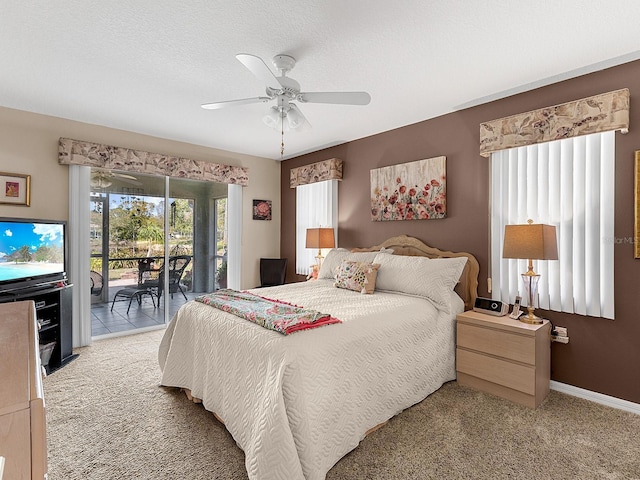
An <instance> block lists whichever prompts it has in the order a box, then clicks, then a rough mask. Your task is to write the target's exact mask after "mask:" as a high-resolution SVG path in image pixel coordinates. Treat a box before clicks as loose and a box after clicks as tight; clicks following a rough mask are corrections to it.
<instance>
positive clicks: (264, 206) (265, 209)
mask: <svg viewBox="0 0 640 480" xmlns="http://www.w3.org/2000/svg"><path fill="white" fill-rule="evenodd" d="M253 219H254V220H271V200H254V201H253Z"/></svg>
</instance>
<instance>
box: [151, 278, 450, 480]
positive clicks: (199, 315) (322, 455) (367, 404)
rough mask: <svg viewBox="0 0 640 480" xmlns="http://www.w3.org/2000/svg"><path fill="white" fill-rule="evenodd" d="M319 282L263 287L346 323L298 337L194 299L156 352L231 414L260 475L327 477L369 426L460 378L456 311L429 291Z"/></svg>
mask: <svg viewBox="0 0 640 480" xmlns="http://www.w3.org/2000/svg"><path fill="white" fill-rule="evenodd" d="M332 283H333V282H332V281H331V280H318V281H315V282H304V283H296V284H289V285H284V286H280V287H271V288H263V289H259V290H254V292H255V293H258V294H259V295H263V296H266V297H270V298H278V299H282V300H286V301H289V302H291V303H294V304H296V305H300V306H303V307H307V308H313V309H316V310H319V311H321V312H323V313H330V314H331V315H333V316H335V317H338V318H340V319H341V320H342V321H343V322H344V323H342V324H336V325H329V326H326V327H320V328H316V329H312V330H308V331H301V332H297V333H294V334H291V335H288V336H284V335H282V334H280V333H277V332H274V331H270V330H267V329H265V328H263V327H260V326H259V325H256V324H254V323H251V322H249V321H247V320H243V319H241V318H238V317H235V316H233V315H231V314H227V313H225V312H222V311H219V310H217V309H215V308H213V307H210V306H208V305H204V304H202V303H199V302H195V301H191V302H189V303H187V304H185V305H184V306H183V307H182V308H181V309H180V310H179V311H178V313H177V314H176V315H175V317H174V318H173V320H172V321H171V323H170V324H169V326H168V327H167V330H166V333H165V335H164V337H163V339H162V342H161V345H160V349H159V353H158V358H159V362H160V367H161V369H162V380H161V383H162V385H165V386H173V387H182V388H189V389H190V390H191V392H192V394H193V395H194V396H195V397H198V398H201V399H202V401H203V404H204V407H205V408H206V409H207V410H209V411H212V412H215V413H216V414H217V415H219V416H220V417H221V419H222V420H223V421H224V422H225V425H226V428H227V429H228V430H229V432H230V433H231V434H232V435H233V438H234V439H235V440H236V442H237V444H238V445H239V446H240V448H242V449H243V450H244V452H245V456H246V460H245V464H246V468H247V472H248V475H249V478H250V479H252V480H269V479H281V480H295V479H306V480H321V479H324V478H325V475H326V473H327V471H328V470H329V469H330V468H331V467H332V466H333V465H334V464H335V463H336V462H337V461H338V460H340V458H342V457H343V456H344V455H345V454H347V453H348V452H349V451H351V450H352V449H354V448H355V447H356V446H357V445H358V443H359V442H360V441H361V440H362V439H363V438H364V434H365V432H366V431H367V430H368V429H370V428H371V427H374V426H375V425H378V424H380V423H382V422H384V421H386V420H388V419H389V418H391V417H393V416H394V415H396V414H398V413H399V412H401V411H402V410H404V409H406V408H408V407H410V406H411V405H414V404H415V403H417V402H419V401H421V400H422V399H424V398H425V397H426V396H428V395H429V394H430V393H432V392H434V391H435V390H437V389H438V388H439V387H440V386H441V385H442V384H443V383H444V382H447V381H449V380H453V379H455V334H454V324H455V322H454V318H455V314H456V313H458V312H460V311H462V308H461V306H460V304H459V303H456V304H455V308H453V309H452V313H443V312H440V311H438V310H437V309H436V307H434V305H433V304H432V303H430V302H429V301H427V300H424V299H421V298H416V297H411V296H406V295H398V294H391V293H382V292H376V293H375V294H373V295H361V294H359V293H356V292H352V291H349V290H343V289H338V288H334V287H333V286H332Z"/></svg>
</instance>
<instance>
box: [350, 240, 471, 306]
mask: <svg viewBox="0 0 640 480" xmlns="http://www.w3.org/2000/svg"><path fill="white" fill-rule="evenodd" d="M381 248H391V249H393V254H394V255H408V256H418V257H429V258H451V257H467V264H466V265H465V267H464V270H463V271H462V275H460V280H459V281H458V285H456V287H455V289H454V290H455V291H456V293H457V294H458V295H459V296H460V298H462V300H463V301H464V308H465V310H471V309H472V308H473V305H474V303H475V301H476V297H477V296H478V273H479V272H480V265H479V264H478V261H477V260H476V257H474V256H473V255H471V254H470V253H467V252H446V251H443V250H439V249H437V248H435V247H430V246H429V245H426V244H425V243H423V242H421V241H420V240H418V239H417V238H414V237H409V236H408V235H399V236H397V237H392V238H390V239H388V240H385V241H384V242H382V243H381V244H380V245H375V246H373V247H369V248H353V249H351V251H352V252H376V251H379V250H380V249H381Z"/></svg>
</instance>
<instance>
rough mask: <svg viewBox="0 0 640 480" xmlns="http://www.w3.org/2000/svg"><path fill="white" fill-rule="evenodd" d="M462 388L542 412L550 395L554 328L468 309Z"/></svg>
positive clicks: (462, 327)
mask: <svg viewBox="0 0 640 480" xmlns="http://www.w3.org/2000/svg"><path fill="white" fill-rule="evenodd" d="M456 337H457V348H456V370H457V375H458V383H459V384H460V385H465V386H468V387H471V388H475V389H477V390H481V391H483V392H487V393H491V394H493V395H497V396H499V397H503V398H506V399H507V400H511V401H513V402H516V403H519V404H521V405H525V406H527V407H529V408H537V407H538V405H540V404H541V403H542V401H543V400H544V399H545V398H546V396H547V395H548V394H549V380H550V378H549V377H550V374H551V324H550V323H549V321H547V320H544V322H543V323H542V324H539V325H530V324H528V323H523V322H520V321H519V320H513V319H511V318H509V317H508V316H504V317H495V316H492V315H486V314H484V313H479V312H475V311H473V310H469V311H467V312H464V313H461V314H459V315H458V316H457V333H456Z"/></svg>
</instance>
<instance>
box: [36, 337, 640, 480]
mask: <svg viewBox="0 0 640 480" xmlns="http://www.w3.org/2000/svg"><path fill="white" fill-rule="evenodd" d="M162 334H163V331H156V332H151V333H143V334H138V335H132V336H129V337H120V338H114V339H110V340H103V341H100V342H96V343H94V345H93V346H91V347H86V348H82V349H78V350H77V353H80V356H79V357H78V359H76V360H75V361H74V362H72V363H70V364H69V365H67V366H66V367H64V368H63V369H61V370H59V371H57V372H55V373H54V374H52V375H50V376H49V377H47V378H46V379H45V382H44V386H45V399H46V405H47V426H48V432H47V433H48V443H49V479H50V480H73V479H82V480H87V479H88V480H93V479H96V480H113V479H192V480H197V479H207V480H212V479H220V480H234V479H246V478H247V476H246V472H245V468H244V454H243V452H242V451H241V450H240V449H239V448H238V447H237V446H236V444H235V442H234V441H233V439H232V438H231V435H229V433H228V432H227V431H226V430H225V428H224V427H223V426H222V425H221V424H220V423H218V422H217V421H216V420H215V419H214V418H213V416H212V415H211V414H210V413H209V412H207V411H205V410H204V409H203V408H202V407H201V406H200V405H196V404H193V403H191V402H189V401H188V400H187V399H186V397H185V396H184V394H182V393H180V392H178V391H177V390H174V389H166V388H163V387H160V386H159V376H160V371H159V368H158V363H157V346H158V344H159V342H160V338H161V336H162ZM448 478H453V479H458V478H460V479H463V478H469V479H499V478H509V479H570V478H577V479H598V480H600V479H640V416H638V415H634V414H631V413H627V412H622V411H619V410H615V409H611V408H608V407H604V406H601V405H598V404H595V403H591V402H588V401H585V400H581V399H578V398H574V397H571V396H569V395H564V394H561V393H558V392H551V394H550V395H549V397H548V398H547V400H545V402H544V403H543V404H542V406H541V407H539V408H538V409H537V410H535V411H532V410H529V409H527V408H525V407H520V406H518V405H515V404H512V403H510V402H508V401H506V400H502V399H499V398H496V397H492V396H489V395H485V394H482V393H479V392H475V391H473V390H471V389H467V388H463V387H460V386H458V385H457V383H456V382H450V383H448V384H446V385H444V386H443V387H442V388H441V389H440V390H438V391H437V392H435V393H434V394H433V395H431V396H429V397H428V398H427V399H426V400H424V401H423V402H421V403H419V404H418V405H416V406H414V407H412V408H410V409H408V410H406V411H404V412H403V413H401V414H400V415H398V416H396V417H395V418H393V419H392V420H391V421H390V422H389V423H388V424H387V425H386V426H384V427H383V428H381V429H379V430H377V431H376V432H374V433H372V434H371V435H369V436H368V437H367V438H365V440H364V441H363V442H362V443H361V444H360V446H359V447H358V448H356V449H355V450H354V451H352V452H351V453H350V454H348V455H347V456H346V457H344V458H343V459H342V460H341V461H339V462H338V463H337V464H336V465H335V466H334V467H333V468H332V469H331V470H330V471H329V473H328V475H327V480H362V479H367V480H383V479H384V480H389V479H403V480H413V479H448ZM283 480H287V479H283Z"/></svg>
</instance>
